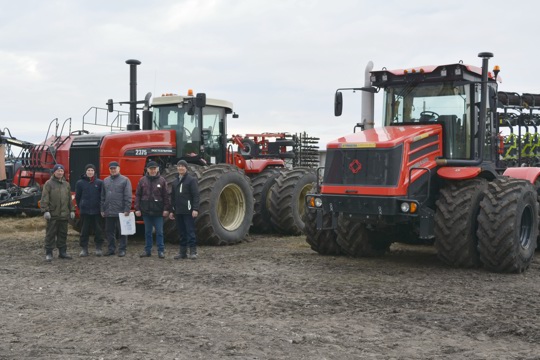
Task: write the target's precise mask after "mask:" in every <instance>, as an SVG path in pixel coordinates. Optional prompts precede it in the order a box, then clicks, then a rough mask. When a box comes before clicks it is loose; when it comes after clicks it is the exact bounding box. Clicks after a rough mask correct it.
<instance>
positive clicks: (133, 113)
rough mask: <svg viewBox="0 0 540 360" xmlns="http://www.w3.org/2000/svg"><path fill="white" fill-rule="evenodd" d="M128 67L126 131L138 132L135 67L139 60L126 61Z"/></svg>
mask: <svg viewBox="0 0 540 360" xmlns="http://www.w3.org/2000/svg"><path fill="white" fill-rule="evenodd" d="M126 64H128V65H129V123H128V124H127V127H126V130H139V129H140V127H139V124H138V123H137V65H140V64H141V62H140V61H139V60H135V59H130V60H126Z"/></svg>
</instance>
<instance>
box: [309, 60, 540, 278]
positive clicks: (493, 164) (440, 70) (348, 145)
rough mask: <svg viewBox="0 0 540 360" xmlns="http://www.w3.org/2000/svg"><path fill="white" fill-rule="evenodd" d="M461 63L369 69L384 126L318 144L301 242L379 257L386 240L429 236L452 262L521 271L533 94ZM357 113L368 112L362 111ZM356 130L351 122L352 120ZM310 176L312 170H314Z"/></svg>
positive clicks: (532, 183) (529, 220)
mask: <svg viewBox="0 0 540 360" xmlns="http://www.w3.org/2000/svg"><path fill="white" fill-rule="evenodd" d="M492 56H493V54H491V53H487V52H486V53H480V54H479V57H480V58H482V67H481V68H480V67H476V66H472V65H465V64H463V63H462V62H459V63H454V64H448V65H438V66H424V67H415V68H410V69H398V70H387V69H386V68H384V69H383V70H379V71H370V72H369V81H368V83H367V84H365V86H364V87H358V88H349V89H338V90H337V91H336V96H335V115H336V116H339V115H341V112H342V108H343V96H342V91H344V90H358V91H362V92H364V93H365V94H367V95H368V96H370V99H371V100H370V102H371V103H372V104H373V99H374V96H375V95H374V94H375V93H378V92H379V91H382V92H383V94H384V100H383V105H384V108H383V112H382V114H383V119H382V120H383V121H382V123H383V126H382V127H378V128H368V127H367V126H365V125H366V124H365V123H359V124H358V125H357V126H358V127H360V128H361V129H362V131H358V132H354V133H352V134H348V135H345V136H343V137H340V138H339V139H338V140H335V141H331V142H329V143H328V145H327V157H326V163H325V165H324V168H321V169H319V170H320V171H323V174H322V177H321V178H322V181H319V182H318V183H317V185H316V186H315V187H314V189H313V191H312V193H310V194H309V195H308V196H307V197H306V204H307V206H308V210H307V211H306V212H305V213H304V222H305V232H306V240H307V242H308V243H309V244H310V245H311V247H312V249H313V250H315V251H317V252H319V253H321V254H346V255H350V256H378V255H382V254H384V253H385V252H386V251H387V250H388V249H389V247H390V245H391V243H392V242H394V241H402V242H418V241H423V242H434V244H435V247H436V250H437V253H438V256H439V258H440V259H441V260H442V261H443V262H445V263H446V264H449V265H451V266H455V267H479V266H483V267H484V268H486V269H488V270H490V271H496V272H522V271H524V270H525V269H527V268H528V266H529V265H530V263H531V261H532V258H533V256H534V253H535V249H536V246H537V236H538V223H539V221H538V214H539V211H538V188H539V183H540V181H539V179H538V177H539V175H540V168H537V167H534V166H536V165H537V164H538V163H539V161H538V160H539V156H538V155H539V154H538V153H539V150H540V149H539V148H538V146H539V145H540V143H539V137H538V133H537V128H538V126H537V125H538V122H537V121H538V119H540V116H539V114H540V95H534V94H522V95H519V94H515V93H504V92H498V84H497V77H498V74H499V67H498V66H495V67H494V69H493V71H492V72H490V71H488V63H489V59H490V58H491V57H492ZM367 119H373V114H370V115H369V116H368V117H367ZM355 129H356V127H355ZM318 178H319V177H318Z"/></svg>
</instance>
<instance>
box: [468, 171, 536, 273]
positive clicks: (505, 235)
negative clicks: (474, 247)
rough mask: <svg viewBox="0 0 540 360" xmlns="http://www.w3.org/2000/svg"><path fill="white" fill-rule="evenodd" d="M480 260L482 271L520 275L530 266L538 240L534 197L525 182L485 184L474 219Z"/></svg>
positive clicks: (504, 178) (528, 184)
mask: <svg viewBox="0 0 540 360" xmlns="http://www.w3.org/2000/svg"><path fill="white" fill-rule="evenodd" d="M477 235H478V246H479V251H480V260H481V261H482V263H483V264H484V266H485V267H486V269H488V270H491V271H496V272H505V273H521V272H523V271H524V270H526V269H527V268H528V267H529V265H530V264H531V261H532V258H533V256H534V251H535V249H536V238H537V237H538V202H537V194H536V191H535V189H534V187H533V185H532V184H531V183H529V182H528V181H525V180H518V179H512V178H506V177H501V178H498V179H495V180H494V181H492V182H491V183H489V186H488V189H487V191H486V192H485V196H484V199H483V200H482V202H481V203H480V214H479V215H478V231H477Z"/></svg>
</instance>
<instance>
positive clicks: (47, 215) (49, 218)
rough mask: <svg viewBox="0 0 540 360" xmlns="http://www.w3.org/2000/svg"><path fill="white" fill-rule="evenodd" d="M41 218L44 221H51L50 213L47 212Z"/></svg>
mask: <svg viewBox="0 0 540 360" xmlns="http://www.w3.org/2000/svg"><path fill="white" fill-rule="evenodd" d="M43 217H44V218H45V220H51V213H50V212H48V211H47V212H46V213H45V214H43Z"/></svg>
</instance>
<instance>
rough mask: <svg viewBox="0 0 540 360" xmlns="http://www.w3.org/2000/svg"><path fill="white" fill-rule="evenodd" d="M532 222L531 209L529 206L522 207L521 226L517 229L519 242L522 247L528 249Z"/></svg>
mask: <svg viewBox="0 0 540 360" xmlns="http://www.w3.org/2000/svg"><path fill="white" fill-rule="evenodd" d="M532 224H533V218H532V210H531V208H530V206H527V207H525V209H523V214H522V216H521V226H520V229H519V242H520V245H521V247H522V248H523V249H528V248H529V246H530V245H531V233H532Z"/></svg>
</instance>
